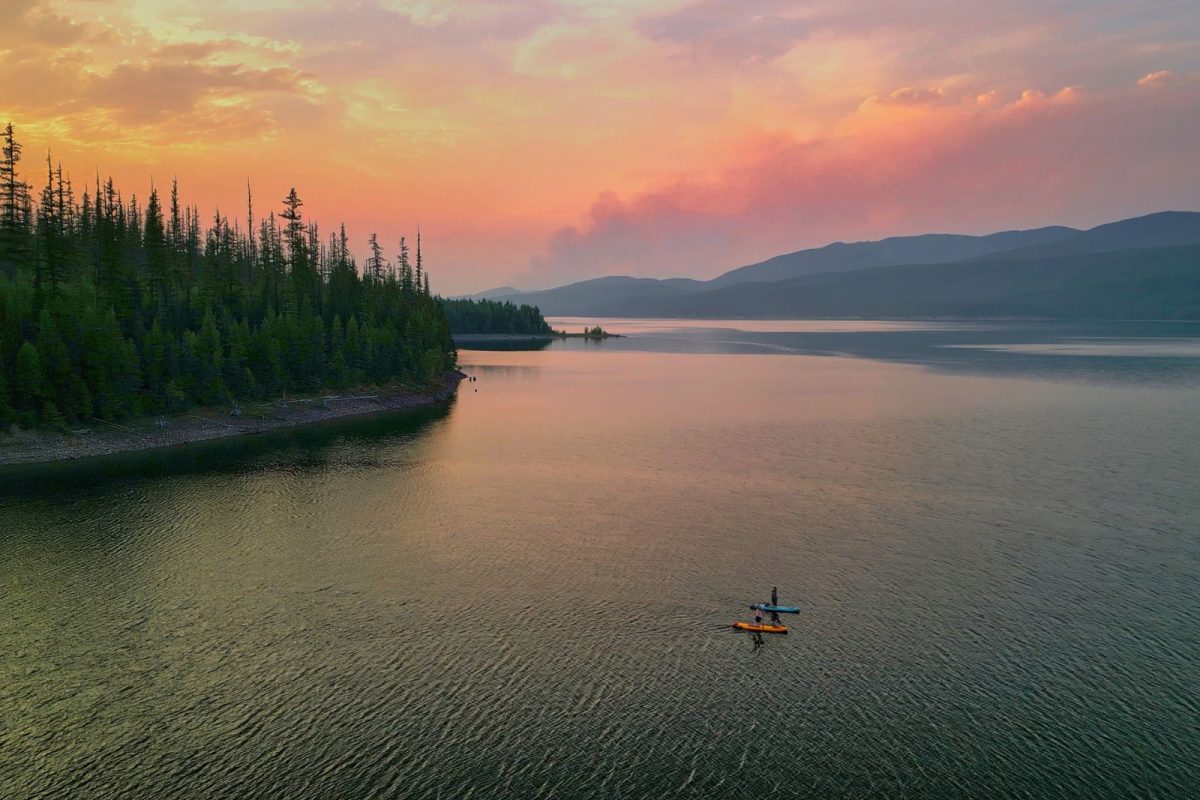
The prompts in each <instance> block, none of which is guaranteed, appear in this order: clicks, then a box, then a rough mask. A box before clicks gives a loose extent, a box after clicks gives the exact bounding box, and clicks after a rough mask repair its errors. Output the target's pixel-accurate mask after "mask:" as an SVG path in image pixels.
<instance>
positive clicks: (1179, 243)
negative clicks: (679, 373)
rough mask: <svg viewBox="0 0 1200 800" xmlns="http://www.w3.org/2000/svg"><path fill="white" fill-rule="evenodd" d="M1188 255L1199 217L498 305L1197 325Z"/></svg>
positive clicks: (628, 312)
mask: <svg viewBox="0 0 1200 800" xmlns="http://www.w3.org/2000/svg"><path fill="white" fill-rule="evenodd" d="M1197 246H1200V213H1197V212H1184V211H1166V212H1160V213H1157V214H1149V215H1146V216H1143V217H1137V218H1133V219H1127V220H1120V221H1118V222H1112V223H1108V224H1105V225H1100V226H1097V227H1095V228H1091V229H1089V230H1086V231H1080V230H1076V229H1073V228H1066V227H1060V226H1053V227H1046V228H1037V229H1034V230H1029V231H1004V232H1001V233H996V234H991V235H989V236H960V235H955V234H928V235H924V236H906V237H893V238H891V239H883V240H880V241H878V242H858V243H853V244H844V243H836V244H833V245H828V246H826V247H822V248H815V249H811V250H801V251H798V252H796V253H788V254H785V255H782V256H777V257H775V258H772V259H767V260H766V261H763V262H760V263H758V264H751V265H748V266H745V267H740V268H738V269H735V270H731V271H729V272H726V273H724V274H723V275H720V276H718V277H717V278H714V279H713V280H711V281H696V280H690V279H686V278H673V279H668V280H655V279H653V278H632V277H627V276H611V277H606V278H595V279H592V280H587V281H580V282H578V283H572V284H567V285H565V286H559V287H557V288H554V289H548V290H544V291H540V292H522V293H518V294H513V295H508V296H499V297H498V299H509V300H512V301H514V302H519V303H526V304H530V305H537V306H539V307H540V308H541V310H542V312H543V313H544V314H552V315H564V316H631V317H671V316H673V317H684V318H687V317H694V318H719V317H730V318H787V317H887V316H958V317H978V316H1017V317H1020V316H1037V317H1079V316H1086V317H1091V318H1108V317H1112V318H1135V317H1136V318H1160V317H1161V318H1170V319H1200V288H1198V283H1200V247H1197ZM916 256H920V257H921V258H920V259H916V260H914V258H915V257H916ZM781 276H782V277H781ZM1073 293H1074V294H1073Z"/></svg>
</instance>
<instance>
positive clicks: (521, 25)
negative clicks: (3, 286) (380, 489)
mask: <svg viewBox="0 0 1200 800" xmlns="http://www.w3.org/2000/svg"><path fill="white" fill-rule="evenodd" d="M0 20H2V21H3V22H2V24H0V124H3V122H5V121H11V122H12V123H13V125H14V127H15V128H16V131H17V137H18V139H19V140H20V141H21V142H22V143H23V144H24V145H25V155H26V161H25V162H24V167H25V170H24V172H25V175H26V177H27V179H30V180H31V182H32V183H33V184H34V185H35V188H36V187H40V185H41V183H42V182H43V181H42V179H41V177H40V176H41V174H42V172H43V167H41V166H39V164H38V163H37V162H38V160H39V159H44V157H45V153H46V151H47V150H50V151H51V152H52V155H53V158H54V159H55V160H56V161H61V162H62V163H63V166H64V169H65V170H66V171H67V172H69V173H71V174H72V176H74V178H75V180H76V181H79V180H81V179H82V180H89V179H91V177H92V176H94V174H96V173H97V172H99V173H100V174H101V175H112V176H113V177H114V179H115V180H116V182H117V184H118V186H119V187H121V188H122V189H123V190H124V192H125V193H126V194H127V195H128V194H129V193H133V192H136V193H137V194H138V195H139V196H141V197H144V196H145V195H146V194H147V193H148V190H149V187H150V185H151V182H152V181H153V182H154V183H155V184H156V185H159V186H161V185H164V184H165V183H166V182H168V181H169V180H170V179H171V178H172V177H175V178H177V179H178V180H179V184H180V190H181V193H182V195H183V196H184V198H185V199H186V200H187V201H188V202H190V203H195V204H197V205H199V206H200V208H201V209H202V211H203V212H205V213H206V214H207V213H209V212H210V211H211V210H212V209H214V208H220V209H221V210H222V211H223V212H226V213H230V214H231V215H233V216H235V217H240V216H244V208H245V192H246V182H247V181H249V182H250V183H251V185H252V187H253V190H254V193H255V207H256V211H258V212H260V213H265V212H266V211H267V210H269V209H271V208H275V209H278V208H279V207H281V205H282V204H281V202H280V201H281V199H282V198H283V197H284V195H285V194H286V193H287V191H288V189H289V188H290V187H292V186H295V187H296V188H297V190H298V191H299V193H300V195H301V197H302V198H303V199H304V202H305V207H304V208H305V211H306V212H307V213H308V215H309V216H310V217H311V218H313V219H316V220H317V221H319V222H320V223H321V224H322V225H323V227H324V228H325V229H326V230H328V229H330V228H331V227H332V226H335V225H337V224H338V223H340V222H345V224H346V226H347V230H348V231H349V233H350V235H351V237H352V238H353V240H354V241H355V242H356V244H357V249H358V250H359V252H360V253H361V252H362V251H363V250H365V243H366V237H367V234H369V233H370V232H372V231H374V232H377V233H378V234H379V236H380V238H381V240H382V241H384V242H390V243H394V244H392V245H391V249H393V250H395V249H398V241H399V237H400V236H401V235H402V234H406V235H408V236H410V237H411V236H413V235H414V234H415V231H416V229H417V226H418V225H419V226H420V229H421V233H422V242H423V245H424V250H425V252H424V256H425V262H426V263H427V265H428V266H429V267H430V269H431V270H432V276H433V284H434V288H435V290H437V291H441V292H444V293H449V294H456V293H464V292H472V291H479V290H483V289H487V288H491V287H494V286H499V285H514V286H517V287H520V288H526V289H532V288H545V287H548V286H554V285H559V284H562V283H567V282H570V281H573V280H579V279H583V278H590V277H596V276H600V275H607V274H625V275H639V276H653V277H671V276H682V275H686V276H693V277H701V278H706V277H712V276H714V275H717V274H719V273H721V272H724V271H726V270H728V269H731V268H733V267H737V266H740V265H743V264H747V263H752V262H755V261H758V260H761V259H763V258H767V257H770V256H772V255H776V254H779V253H783V252H789V251H792V250H797V249H800V248H804V247H811V246H819V245H823V244H826V243H829V242H832V241H861V240H868V239H878V238H882V237H884V236H891V235H902V234H914V233H926V232H952V233H988V232H992V231H996V230H1005V229H1013V228H1023V227H1036V226H1041V225H1048V224H1065V225H1074V226H1081V227H1089V226H1092V225H1097V224H1100V223H1103V222H1107V221H1111V220H1114V219H1119V218H1123V217H1129V216H1135V215H1138V214H1144V213H1150V212H1153V211H1159V210H1165V209H1176V210H1194V209H1200V158H1198V157H1197V146H1198V145H1200V5H1197V4H1196V3H1195V2H1194V0H1186V2H1184V1H1180V2H1176V1H1174V0H1161V1H1157V0H1140V1H1138V2H1134V1H1132V0H1122V1H1121V2H1109V0H1089V1H1087V2H1084V1H1083V0H1067V1H1065V2H1056V1H1055V0H1009V1H1008V2H1005V0H987V1H986V2H985V1H984V0H955V2H953V3H947V2H944V0H936V1H935V0H908V2H888V0H874V1H873V2H867V1H866V0H822V1H821V2H783V1H782V0H738V1H737V2H734V1H733V0H725V1H724V2H718V0H684V1H683V2H680V1H679V0H675V1H674V2H659V1H657V0H646V1H645V2H631V1H630V0H608V1H604V2H583V0H463V1H462V2H452V3H451V2H432V1H423V2H388V1H387V0H364V1H362V2H348V3H342V2H305V1H304V0H300V1H299V2H298V1H297V0H279V1H275V0H238V1H236V2H230V1H229V0H206V1H205V2H200V3H197V2H194V0H188V2H177V1H176V0H165V1H163V0H160V1H156V2H150V1H149V0H125V2H113V1H112V0H0Z"/></svg>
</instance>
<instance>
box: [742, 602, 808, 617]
mask: <svg viewBox="0 0 1200 800" xmlns="http://www.w3.org/2000/svg"><path fill="white" fill-rule="evenodd" d="M750 607H751V608H757V609H761V610H763V611H774V612H775V613H776V614H799V613H800V609H798V608H796V607H794V606H773V605H771V604H770V603H755V604H754V605H752V606H750Z"/></svg>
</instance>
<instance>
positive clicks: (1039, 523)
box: [0, 320, 1200, 798]
mask: <svg viewBox="0 0 1200 800" xmlns="http://www.w3.org/2000/svg"><path fill="white" fill-rule="evenodd" d="M584 322H588V323H592V322H596V320H585V321H579V320H567V321H560V324H571V325H575V324H579V325H582V324H583V323H584ZM599 322H601V323H602V324H605V325H606V327H609V328H611V329H614V330H624V331H626V332H629V333H631V335H630V336H629V337H628V338H624V339H612V340H608V341H605V342H602V343H599V344H595V343H587V342H583V341H579V340H571V341H566V342H556V343H555V344H553V345H551V346H550V347H549V348H547V349H544V350H541V351H538V352H482V351H470V352H467V351H464V352H463V353H462V358H461V360H462V362H463V364H464V368H465V370H466V371H467V372H468V373H470V374H472V375H475V376H477V377H478V381H476V382H474V383H464V384H463V385H462V387H461V389H460V393H459V397H458V399H457V400H456V401H455V402H454V403H453V404H452V405H451V406H450V407H449V408H446V409H442V410H439V411H436V412H430V413H426V414H423V415H419V416H416V417H403V416H400V417H390V418H386V419H380V420H368V421H360V422H353V423H348V424H342V425H336V426H333V427H328V428H321V429H317V430H313V431H309V432H305V433H304V434H302V435H298V436H297V435H293V436H280V437H275V438H272V439H267V440H265V441H256V442H253V443H250V444H246V443H233V444H225V445H218V446H210V447H204V448H197V449H194V450H189V451H186V452H185V453H184V454H182V455H179V456H171V457H166V456H155V457H153V458H149V459H147V458H144V457H143V458H126V459H116V460H112V461H109V462H106V463H104V464H103V465H102V466H101V467H96V468H91V469H87V468H80V467H79V466H78V465H76V466H72V467H70V468H67V469H57V470H41V471H34V472H30V471H22V472H13V471H11V470H10V471H8V472H5V473H2V474H0V480H2V481H4V483H3V486H4V487H5V489H4V490H3V494H2V495H0V603H2V604H3V606H2V612H3V613H0V796H2V797H5V798H8V797H13V798H26V797H46V798H60V797H86V798H97V797H110V796H114V797H126V796H127V797H206V798H207V797H219V796H241V797H255V796H262V797H317V798H334V797H404V798H422V797H431V798H432V797H445V798H458V797H477V798H493V797H500V796H512V797H562V798H592V797H614V798H615V797H622V798H630V797H647V798H651V797H655V798H656V797H721V798H724V797H735V798H741V797H745V798H761V797H768V796H779V797H821V798H828V797H845V796H850V797H901V796H911V797H945V798H957V797H998V796H1018V797H1019V796H1025V797H1039V798H1040V797H1130V796H1146V797H1150V796H1159V797H1189V796H1195V792H1196V789H1197V787H1198V786H1200V758H1198V753H1200V723H1198V722H1197V718H1198V715H1200V701H1198V691H1200V689H1198V687H1200V666H1198V665H1200V537H1198V536H1197V530H1198V528H1200V478H1198V477H1197V475H1198V474H1200V422H1198V420H1197V411H1198V410H1200V327H1198V326H1186V325H1163V324H1157V325H1156V324H1128V325H1093V324H1077V325H1048V324H1042V325H1035V324H979V325H954V324H940V325H939V324H931V325H922V324H902V323H895V324H875V323H777V322H772V323H761V322H758V323H744V322H743V323H714V322H705V323H702V324H685V323H673V322H663V321H657V322H656V321H647V320H640V321H637V322H636V323H634V322H625V323H622V322H620V321H610V322H607V323H605V321H603V320H599ZM772 584H777V585H778V586H779V588H780V595H781V601H783V602H785V603H789V604H794V605H799V606H801V607H803V609H804V611H803V613H802V614H800V615H799V616H798V617H796V618H792V619H789V622H790V623H791V625H792V632H791V634H790V635H789V636H787V637H773V638H770V639H769V640H768V641H767V642H766V645H765V647H763V648H762V649H761V650H758V651H755V650H754V648H753V647H752V642H751V640H750V639H749V638H747V637H746V636H745V635H742V634H737V633H735V632H733V631H731V630H729V629H728V628H727V627H726V626H727V625H728V624H729V623H730V622H731V621H733V620H734V619H737V618H743V619H744V618H746V617H747V614H748V613H749V612H748V611H747V610H746V609H745V608H744V607H745V605H746V604H747V603H749V602H751V601H755V600H761V599H764V598H765V597H766V595H767V594H768V593H769V591H770V587H771V585H772Z"/></svg>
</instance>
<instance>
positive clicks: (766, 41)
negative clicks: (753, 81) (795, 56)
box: [636, 0, 810, 61]
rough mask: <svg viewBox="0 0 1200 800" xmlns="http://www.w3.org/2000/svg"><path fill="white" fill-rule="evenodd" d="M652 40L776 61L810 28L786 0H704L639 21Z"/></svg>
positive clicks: (696, 51) (698, 52)
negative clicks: (728, 0)
mask: <svg viewBox="0 0 1200 800" xmlns="http://www.w3.org/2000/svg"><path fill="white" fill-rule="evenodd" d="M636 27H637V30H638V32H639V33H641V34H642V35H643V36H645V37H646V38H648V39H651V40H653V41H657V42H666V43H670V44H672V45H676V46H679V47H683V48H686V49H687V50H688V51H690V52H691V53H692V54H693V55H695V56H698V57H700V58H707V57H714V58H716V59H718V60H731V61H772V60H774V59H776V58H778V57H779V56H782V55H784V54H785V53H787V52H788V51H789V50H791V49H792V47H794V46H795V45H796V43H797V42H799V41H801V40H803V39H804V38H805V37H806V36H808V34H809V32H810V26H809V23H808V21H807V20H806V19H805V18H804V16H803V14H798V13H797V11H796V10H795V4H793V3H787V2H781V1H780V0H745V1H744V2H739V3H728V2H725V0H700V2H696V3H692V4H691V5H688V6H685V7H683V8H681V9H679V10H677V11H673V12H671V13H668V14H660V15H655V16H648V17H645V18H644V19H642V20H640V21H639V22H638V23H637V26H636Z"/></svg>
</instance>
